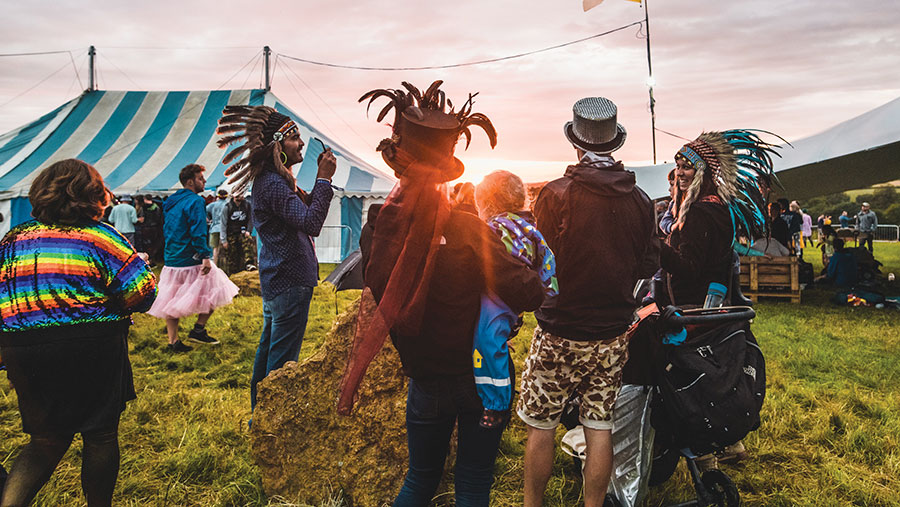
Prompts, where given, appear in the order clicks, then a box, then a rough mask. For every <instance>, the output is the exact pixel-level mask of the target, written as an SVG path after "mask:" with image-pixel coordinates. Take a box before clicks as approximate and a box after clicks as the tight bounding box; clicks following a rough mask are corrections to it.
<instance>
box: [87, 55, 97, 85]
mask: <svg viewBox="0 0 900 507" xmlns="http://www.w3.org/2000/svg"><path fill="white" fill-rule="evenodd" d="M96 54H97V50H96V49H95V48H94V46H91V47H90V48H88V89H87V91H89V92H92V91H94V90H96V87H95V86H94V56H95V55H96Z"/></svg>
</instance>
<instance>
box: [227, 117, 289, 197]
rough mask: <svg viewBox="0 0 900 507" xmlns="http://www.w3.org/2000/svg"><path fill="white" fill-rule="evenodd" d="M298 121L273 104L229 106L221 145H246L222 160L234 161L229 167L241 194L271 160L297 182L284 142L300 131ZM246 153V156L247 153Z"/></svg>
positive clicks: (232, 179)
mask: <svg viewBox="0 0 900 507" xmlns="http://www.w3.org/2000/svg"><path fill="white" fill-rule="evenodd" d="M297 130H298V129H297V124H296V123H294V120H291V119H290V118H289V117H288V116H285V115H283V114H281V113H279V112H278V111H276V110H275V109H273V108H271V107H269V106H244V105H240V106H226V107H225V109H224V110H223V111H222V117H221V118H219V127H218V128H217V129H216V133H217V134H220V135H222V136H223V137H222V138H221V139H219V140H218V141H217V143H216V144H218V146H219V148H225V147H226V146H228V145H230V144H232V143H235V142H238V141H241V140H245V142H244V144H242V145H240V146H238V147H237V148H235V149H233V150H231V151H230V152H228V154H227V155H225V158H223V159H222V163H223V164H225V165H227V164H229V163H230V162H232V161H233V160H235V159H238V160H237V161H236V162H234V164H232V165H231V167H229V168H228V169H226V170H225V176H227V177H229V179H228V182H229V183H233V184H235V193H240V192H242V191H243V190H244V189H246V188H247V185H248V184H249V183H250V182H251V181H253V179H254V178H255V177H256V176H258V175H259V173H260V172H262V170H263V168H264V167H265V165H266V164H267V161H271V162H272V164H273V166H274V168H275V171H276V172H278V173H279V174H280V175H281V176H283V177H284V178H285V179H286V180H288V182H289V183H291V182H293V181H294V176H293V174H291V171H290V169H288V168H287V167H285V165H284V164H285V160H284V158H283V157H282V155H281V151H282V144H281V143H282V141H283V140H284V139H286V138H287V137H288V136H290V135H292V134H294V133H295V132H296V131H297ZM245 154H246V156H243V155H245Z"/></svg>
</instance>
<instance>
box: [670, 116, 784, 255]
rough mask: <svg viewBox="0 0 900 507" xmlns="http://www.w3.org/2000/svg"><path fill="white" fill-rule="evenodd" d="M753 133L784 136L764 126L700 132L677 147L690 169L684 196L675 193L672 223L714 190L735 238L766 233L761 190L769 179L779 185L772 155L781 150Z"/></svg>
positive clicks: (764, 190)
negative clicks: (676, 200) (692, 171)
mask: <svg viewBox="0 0 900 507" xmlns="http://www.w3.org/2000/svg"><path fill="white" fill-rule="evenodd" d="M757 133H763V134H769V135H773V136H775V137H778V139H781V140H782V141H784V139H782V138H781V137H780V136H778V135H776V134H772V133H771V132H767V131H764V130H755V129H742V130H738V129H736V130H726V131H723V132H704V133H703V134H700V136H699V137H698V138H697V139H695V140H693V141H691V142H690V143H688V144H686V145H684V146H683V147H682V148H681V150H680V151H679V152H678V153H677V154H676V155H675V158H676V160H678V159H679V158H680V159H683V160H685V161H686V162H687V163H688V164H690V165H691V166H693V167H694V169H695V170H696V174H695V176H694V180H693V181H692V183H691V185H690V187H689V188H688V190H687V192H686V195H684V196H680V199H679V201H680V204H679V206H678V212H677V213H678V214H677V222H678V223H683V222H684V217H685V215H686V214H687V211H688V210H689V209H690V206H691V204H693V203H694V202H696V201H697V200H698V199H700V198H701V197H704V196H705V195H711V194H714V195H717V196H718V197H719V199H720V200H721V201H722V203H723V204H724V205H725V206H727V207H728V209H729V211H730V213H731V221H732V225H733V228H734V242H735V243H737V241H738V239H739V238H741V237H744V238H748V239H750V240H754V239H757V238H762V237H765V236H767V235H768V221H767V220H766V195H767V194H768V192H769V189H770V188H771V187H772V184H773V183H774V184H775V185H778V186H780V185H781V184H780V183H779V182H778V177H777V176H775V171H774V166H773V164H772V156H773V155H774V156H777V157H780V156H781V155H779V154H778V152H776V151H775V150H776V149H777V148H778V146H777V145H774V144H771V143H768V142H766V141H764V140H763V139H762V138H760V136H759V135H758V134H757ZM785 142H787V141H785Z"/></svg>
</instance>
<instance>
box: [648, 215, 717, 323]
mask: <svg viewBox="0 0 900 507" xmlns="http://www.w3.org/2000/svg"><path fill="white" fill-rule="evenodd" d="M733 241H734V229H733V227H732V225H731V214H730V212H729V211H728V208H726V207H725V206H724V205H723V204H721V203H718V202H704V201H697V202H695V203H693V204H692V205H691V207H690V209H689V210H688V213H687V215H686V216H685V219H684V224H683V225H682V226H681V227H677V226H676V227H674V228H673V229H672V234H670V235H669V239H668V241H667V244H665V245H663V249H662V251H661V252H660V262H661V263H662V268H663V269H664V270H666V273H668V274H669V275H670V277H669V281H670V284H671V288H672V290H671V294H670V296H671V297H674V301H669V302H670V303H672V304H675V305H679V306H681V305H696V306H701V305H703V302H704V301H705V300H706V293H707V291H708V289H709V284H710V283H711V282H717V283H721V284H722V285H724V286H726V287H728V286H729V282H730V281H731V274H732V271H733V266H734V257H733V254H732V252H733V249H732V242H733Z"/></svg>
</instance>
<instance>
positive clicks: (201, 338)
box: [188, 328, 219, 345]
mask: <svg viewBox="0 0 900 507" xmlns="http://www.w3.org/2000/svg"><path fill="white" fill-rule="evenodd" d="M188 340H190V341H192V342H197V343H202V344H204V345H218V344H219V340H216V339H215V338H213V337H212V336H210V335H209V333H207V332H206V328H204V329H203V330H202V331H197V330H196V329H191V332H190V333H188Z"/></svg>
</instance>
